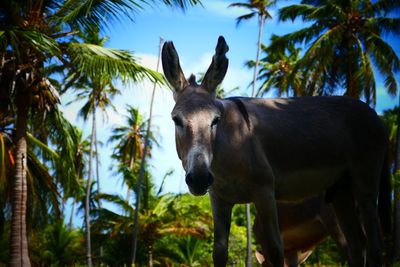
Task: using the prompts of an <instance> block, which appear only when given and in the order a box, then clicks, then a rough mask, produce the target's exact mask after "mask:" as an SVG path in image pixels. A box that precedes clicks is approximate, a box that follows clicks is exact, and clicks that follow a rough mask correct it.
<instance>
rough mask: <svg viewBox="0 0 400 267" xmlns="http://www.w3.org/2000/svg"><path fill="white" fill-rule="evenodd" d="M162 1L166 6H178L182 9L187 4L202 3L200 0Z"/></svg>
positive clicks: (185, 7) (186, 6)
mask: <svg viewBox="0 0 400 267" xmlns="http://www.w3.org/2000/svg"><path fill="white" fill-rule="evenodd" d="M153 1H154V0H153ZM162 2H163V3H164V4H165V5H167V6H173V7H178V8H180V9H182V10H186V9H187V8H188V7H189V6H195V5H202V3H201V1H200V0H162Z"/></svg>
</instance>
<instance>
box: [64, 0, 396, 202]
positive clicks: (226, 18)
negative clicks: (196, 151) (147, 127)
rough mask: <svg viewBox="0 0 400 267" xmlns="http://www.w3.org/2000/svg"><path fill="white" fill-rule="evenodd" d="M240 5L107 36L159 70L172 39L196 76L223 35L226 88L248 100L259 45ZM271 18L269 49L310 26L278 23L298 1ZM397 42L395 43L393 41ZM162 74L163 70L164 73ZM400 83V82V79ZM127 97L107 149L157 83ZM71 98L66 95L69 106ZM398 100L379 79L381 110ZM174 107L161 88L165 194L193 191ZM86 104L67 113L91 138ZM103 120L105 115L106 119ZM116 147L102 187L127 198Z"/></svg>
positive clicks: (155, 18)
mask: <svg viewBox="0 0 400 267" xmlns="http://www.w3.org/2000/svg"><path fill="white" fill-rule="evenodd" d="M231 2H234V1H223V0H204V1H203V3H204V7H194V8H190V9H188V10H187V11H186V12H185V13H183V12H182V11H180V10H173V9H168V8H164V7H159V8H146V9H145V10H143V11H141V12H138V13H137V14H136V15H135V16H134V18H135V21H134V22H132V21H129V20H124V21H122V22H119V23H114V24H113V26H112V28H110V29H109V30H107V32H106V34H107V35H108V36H109V37H110V40H109V42H108V43H107V46H108V47H112V48H120V49H126V50H129V51H131V52H133V53H134V54H135V55H136V57H137V58H138V59H139V60H140V61H141V62H142V64H143V65H146V66H148V67H151V68H153V69H155V68H156V62H157V54H158V46H159V38H160V37H162V38H164V39H165V40H172V41H173V42H174V45H175V47H176V49H177V51H178V54H179V57H180V61H181V65H182V68H183V71H184V73H185V75H186V76H189V75H190V74H191V73H194V74H198V73H200V72H205V71H206V70H207V67H208V65H209V64H210V62H211V57H212V55H213V53H214V49H215V45H216V42H217V39H218V36H220V35H223V36H224V37H225V39H226V41H227V43H228V45H229V48H230V50H229V52H228V54H227V56H228V58H229V69H228V73H227V75H226V78H225V80H224V82H223V84H222V85H223V87H224V88H226V89H228V90H229V89H231V88H234V87H236V86H239V87H240V91H239V92H237V93H236V94H240V95H246V94H247V95H248V94H249V93H248V92H249V89H247V86H248V84H249V83H250V82H251V79H252V71H251V70H248V69H246V68H245V67H244V62H245V61H247V60H250V59H254V58H255V54H256V43H257V33H258V28H257V20H256V19H254V20H251V21H246V22H243V23H242V24H241V25H240V26H239V27H236V21H235V18H236V17H238V16H240V15H242V14H245V12H246V11H245V10H241V9H238V8H229V9H228V8H227V6H228V5H229V3H231ZM278 3H280V4H279V5H278V6H277V7H275V8H272V9H271V11H270V13H271V15H272V17H273V20H268V21H267V22H266V25H265V28H264V31H263V43H264V44H268V42H269V38H270V36H271V34H277V35H282V34H285V33H288V32H292V31H294V30H296V29H299V28H300V27H304V23H302V22H301V21H295V22H294V23H292V22H287V23H286V22H285V23H282V22H281V23H278V22H277V21H276V17H277V16H276V13H277V9H278V8H279V7H281V6H286V5H290V4H291V3H295V2H293V1H281V2H278ZM391 41H393V39H392V40H391ZM393 44H394V45H393V46H394V48H395V49H396V51H397V54H398V55H400V53H399V52H400V47H399V41H398V40H396V41H395V42H393ZM160 71H161V69H160ZM398 80H399V79H398ZM119 87H120V89H121V91H122V95H120V96H118V97H116V98H115V99H114V104H115V106H116V108H117V112H113V111H109V112H108V118H107V117H105V116H104V120H103V121H102V122H100V124H99V140H100V141H102V142H103V143H104V144H106V143H107V140H108V138H109V136H110V132H111V128H112V127H114V126H116V125H120V124H123V123H124V117H123V116H124V114H126V111H125V107H126V104H129V105H132V106H134V107H137V108H139V109H140V111H141V113H142V114H144V115H145V117H147V115H148V114H149V112H148V106H149V103H150V94H151V89H152V84H150V83H149V82H143V83H140V84H137V85H134V86H124V85H122V84H119ZM68 99H71V96H66V97H65V101H64V102H67V100H68ZM397 101H398V100H397V99H396V98H394V99H392V98H390V97H389V96H388V95H387V94H386V93H385V91H384V89H383V84H382V81H381V80H380V79H379V83H378V93H377V107H376V108H377V111H378V112H379V113H380V112H382V110H384V109H387V108H391V107H393V106H394V105H395V103H397ZM173 105H174V101H173V98H172V93H171V92H170V91H169V89H167V88H157V93H156V102H155V112H154V113H155V115H154V124H155V125H154V126H155V132H156V133H158V136H159V137H160V147H159V148H156V149H154V151H153V159H152V161H151V164H152V169H151V172H152V173H153V176H154V180H155V182H156V184H157V185H159V183H160V181H161V179H162V177H163V176H164V174H165V173H166V172H167V171H168V170H170V169H174V170H175V173H174V175H172V176H171V177H168V178H167V180H166V184H165V187H164V192H174V193H179V192H187V188H186V185H185V183H184V178H183V177H184V173H183V170H182V167H181V163H180V161H179V159H178V157H177V156H176V152H175V143H174V142H175V140H174V125H173V122H172V120H171V119H170V111H171V110H172V107H173ZM81 106H82V103H79V102H75V103H73V104H72V105H69V106H67V107H65V108H64V110H65V114H66V116H67V117H68V118H69V119H70V120H71V121H73V122H75V123H76V124H77V125H78V126H80V127H83V128H84V129H85V134H89V130H90V124H89V122H88V123H86V124H85V123H84V122H82V121H81V120H77V119H76V113H77V110H78V109H79V108H80V107H81ZM102 116H103V115H101V114H99V117H100V118H101V117H102ZM111 153H112V148H111V145H104V146H103V147H102V148H101V154H100V155H101V156H100V157H101V172H100V173H101V187H102V191H105V192H108V193H118V194H123V195H125V194H126V189H125V188H123V187H122V180H121V179H120V178H118V177H115V176H114V175H113V174H112V172H111V171H110V170H109V168H110V165H111V164H112V162H111V161H110V156H111Z"/></svg>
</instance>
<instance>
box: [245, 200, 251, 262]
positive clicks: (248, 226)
mask: <svg viewBox="0 0 400 267" xmlns="http://www.w3.org/2000/svg"><path fill="white" fill-rule="evenodd" d="M246 222H247V253H246V267H251V265H252V263H251V255H252V249H251V244H252V242H251V240H252V238H251V235H252V233H251V213H250V204H246Z"/></svg>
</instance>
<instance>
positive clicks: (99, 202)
mask: <svg viewBox="0 0 400 267" xmlns="http://www.w3.org/2000/svg"><path fill="white" fill-rule="evenodd" d="M94 146H95V151H96V154H95V155H96V182H97V204H98V205H99V209H101V200H100V197H99V194H100V172H99V164H100V160H99V147H98V143H97V129H96V126H95V131H94Z"/></svg>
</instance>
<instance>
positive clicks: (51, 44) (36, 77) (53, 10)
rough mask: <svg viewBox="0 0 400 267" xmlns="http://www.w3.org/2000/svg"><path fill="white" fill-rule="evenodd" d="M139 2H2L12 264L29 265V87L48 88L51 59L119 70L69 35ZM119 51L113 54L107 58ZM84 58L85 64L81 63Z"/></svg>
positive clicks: (0, 50)
mask: <svg viewBox="0 0 400 267" xmlns="http://www.w3.org/2000/svg"><path fill="white" fill-rule="evenodd" d="M162 2H163V3H165V4H167V5H175V6H180V7H181V8H185V7H186V6H187V5H188V4H197V3H199V1H197V0H189V1H185V0H163V1H162ZM139 4H140V3H138V2H136V1H134V0H132V1H129V0H126V1H119V0H110V1H104V0H102V1H96V2H93V1H84V0H78V1H76V0H65V1H63V2H62V3H60V2H56V1H52V0H39V1H32V0H28V1H24V2H21V1H18V0H10V1H6V2H5V3H2V5H1V7H0V54H1V63H0V73H1V74H0V85H1V86H0V88H1V89H0V99H1V110H2V111H3V110H7V111H10V110H11V107H15V108H14V109H13V110H11V111H12V114H11V116H13V117H15V118H16V120H15V125H16V132H15V137H14V140H15V149H14V151H13V152H14V158H15V165H14V171H13V176H14V179H13V181H14V185H13V193H12V195H13V201H12V228H11V233H12V234H11V240H10V266H30V262H29V254H28V245H27V238H26V202H27V183H26V173H27V164H26V163H27V142H26V139H27V134H26V133H27V129H28V128H27V123H28V114H29V112H30V111H31V103H32V101H33V98H32V96H33V92H34V91H35V90H36V89H37V88H38V87H39V86H44V87H43V88H46V89H47V91H48V92H51V82H50V79H48V77H47V76H46V75H45V73H44V71H43V70H44V66H45V64H46V63H48V62H49V60H50V59H55V58H57V59H58V60H59V61H61V62H62V64H63V65H64V66H66V65H69V66H74V65H79V66H80V70H79V71H80V72H81V73H91V74H94V73H96V74H99V72H100V74H101V72H102V71H104V70H105V69H106V70H108V71H109V72H111V73H112V74H115V73H116V72H117V73H118V74H120V73H119V72H120V70H121V69H120V68H118V69H113V68H107V67H110V65H111V64H110V62H108V61H107V62H103V63H102V62H101V61H99V58H97V57H96V56H100V57H101V56H103V57H104V56H105V55H109V56H110V54H109V53H108V54H105V55H104V54H102V53H101V52H104V51H101V50H99V49H96V47H91V46H88V45H86V46H85V45H82V44H72V43H70V42H69V36H71V35H74V34H75V33H76V32H79V31H82V29H83V27H87V26H89V28H90V26H93V25H100V26H104V24H103V25H102V23H104V22H105V21H113V20H115V19H117V20H118V19H119V18H120V16H121V14H124V15H127V16H129V15H130V13H129V11H132V10H134V9H137V8H139V7H140V5H139ZM118 56H119V55H115V54H113V55H112V56H111V57H112V58H115V57H118ZM124 56H126V55H124ZM108 58H110V57H108ZM85 60H86V61H87V63H88V64H82V61H85ZM123 67H124V68H123V69H124V70H125V71H126V72H128V73H130V74H131V75H130V76H132V77H136V78H140V77H143V76H144V75H148V76H150V77H153V78H154V79H156V78H159V76H158V75H156V74H155V73H152V72H148V71H146V70H145V69H144V68H141V67H140V66H138V65H137V64H136V63H135V62H134V61H132V62H131V64H128V65H124V66H123ZM127 68H130V70H127ZM132 74H133V75H132ZM110 76H112V77H115V75H114V76H113V75H110ZM89 258H90V257H89ZM89 266H91V264H90V261H89Z"/></svg>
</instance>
